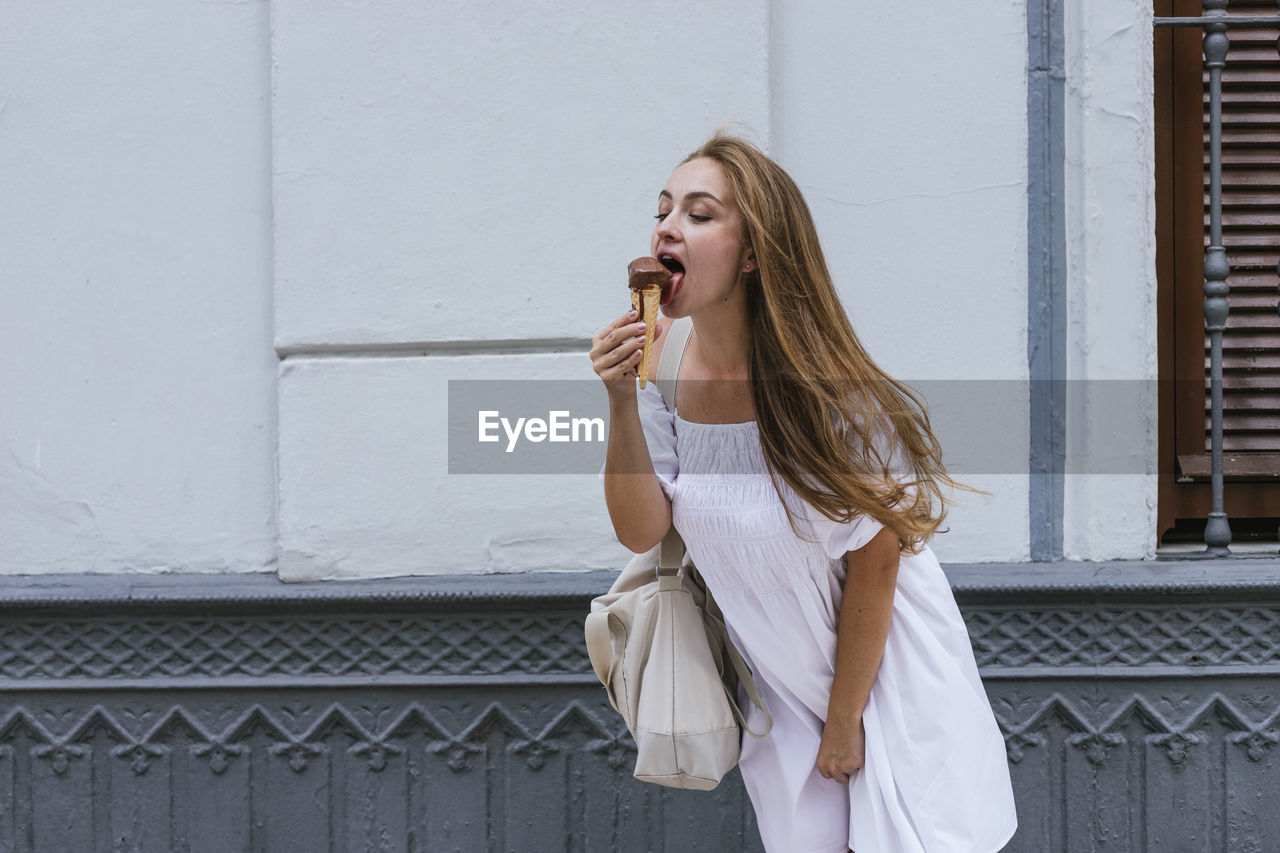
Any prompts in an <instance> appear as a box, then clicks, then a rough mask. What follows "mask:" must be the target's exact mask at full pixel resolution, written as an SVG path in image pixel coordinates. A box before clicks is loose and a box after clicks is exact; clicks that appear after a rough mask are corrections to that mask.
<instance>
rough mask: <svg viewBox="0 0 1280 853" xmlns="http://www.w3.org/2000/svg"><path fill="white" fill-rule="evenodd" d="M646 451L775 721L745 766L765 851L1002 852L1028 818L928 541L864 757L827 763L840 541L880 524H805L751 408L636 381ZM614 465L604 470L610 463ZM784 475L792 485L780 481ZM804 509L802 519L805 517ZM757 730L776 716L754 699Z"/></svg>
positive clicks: (898, 615)
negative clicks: (684, 400)
mask: <svg viewBox="0 0 1280 853" xmlns="http://www.w3.org/2000/svg"><path fill="white" fill-rule="evenodd" d="M638 403H639V411H640V418H641V423H642V425H643V427H644V432H645V439H646V443H647V444H648V446H649V455H650V457H651V459H652V461H653V466H654V471H655V472H656V473H657V475H658V479H659V482H660V483H661V485H662V489H663V491H664V492H665V493H666V495H667V497H668V498H669V499H670V500H671V506H672V516H673V520H674V523H675V526H676V529H677V530H679V531H680V535H681V536H682V537H683V538H684V541H685V547H686V548H687V549H688V550H689V554H690V556H691V557H692V558H693V561H694V564H695V565H696V566H697V567H698V570H699V571H700V572H701V573H702V575H703V577H704V578H705V580H706V583H707V586H708V588H709V589H710V590H711V592H712V594H713V595H714V596H715V598H716V601H717V602H718V603H719V604H720V607H721V609H722V610H723V611H724V616H725V622H726V624H727V626H728V629H729V634H730V636H731V638H732V639H733V641H734V643H735V644H736V645H737V647H738V649H739V651H741V652H742V655H743V658H744V659H745V660H746V661H747V663H748V665H749V666H750V667H751V670H752V672H753V673H754V674H755V679H756V684H757V686H758V687H759V689H760V695H761V697H762V699H763V700H764V704H765V707H767V708H768V709H769V713H770V714H771V715H772V716H773V730H772V732H771V733H770V735H769V736H768V737H766V738H764V739H762V740H756V739H755V738H752V737H749V736H744V737H743V744H742V758H741V761H740V767H741V771H742V778H743V781H744V783H745V784H746V788H747V793H748V794H749V796H750V797H751V802H752V805H753V806H754V808H755V812H756V820H757V823H758V824H759V826H760V834H761V836H762V838H763V840H764V846H765V849H766V850H767V851H769V853H845V850H846V849H851V850H853V851H854V853H995V851H998V850H1000V849H1001V848H1002V847H1003V846H1004V845H1005V844H1006V843H1007V842H1008V841H1009V839H1010V838H1011V837H1012V835H1013V832H1014V830H1015V828H1016V827H1017V818H1016V815H1015V812H1014V803H1013V790H1012V786H1011V784H1010V779H1009V766H1008V760H1007V758H1006V757H1005V747H1004V738H1003V737H1002V735H1001V733H1000V730H999V727H998V726H997V724H996V722H995V717H994V715H993V714H992V712H991V706H990V704H989V702H988V700H987V695H986V692H985V691H984V690H983V687H982V683H981V681H980V680H979V677H978V668H977V665H976V663H975V661H974V657H973V649H972V647H971V645H970V642H969V635H968V632H967V631H966V629H965V625H964V621H963V620H962V618H961V616H960V610H959V608H958V607H957V606H956V602H955V598H954V596H953V595H952V592H951V586H950V584H949V583H948V581H947V578H946V575H944V574H943V572H942V569H941V567H940V566H939V565H938V560H937V558H936V557H935V556H934V554H933V552H932V551H931V550H929V549H928V548H927V547H926V548H925V549H924V550H923V551H922V552H921V553H920V554H917V555H903V557H902V559H901V563H900V566H899V569H898V582H897V591H896V593H895V595H894V601H893V617H892V621H891V624H890V628H889V635H888V640H887V642H886V644H885V650H884V657H883V659H882V661H881V664H880V670H879V673H878V675H877V677H876V681H875V684H874V686H873V687H872V690H871V697H870V699H869V701H868V702H867V706H866V709H865V711H864V712H863V717H862V719H863V725H864V727H865V729H866V754H865V763H864V766H863V768H862V769H861V770H860V771H857V772H856V773H854V774H853V775H852V776H851V778H850V781H849V783H848V784H843V783H840V782H835V781H832V780H829V779H824V778H823V777H822V775H821V774H820V773H819V772H818V770H817V767H816V764H815V761H816V758H817V753H818V744H819V741H820V740H821V737H822V728H823V724H824V721H825V720H826V714H827V703H828V699H829V697H830V691H831V682H832V676H833V674H834V671H835V654H836V629H837V620H838V613H839V609H840V600H841V596H842V593H843V588H844V580H845V574H846V566H845V562H844V555H845V552H847V551H854V550H857V549H858V548H860V547H862V546H863V545H865V544H866V543H867V542H869V541H870V540H871V538H872V537H873V536H875V534H876V533H877V532H879V531H880V530H881V529H882V528H883V525H881V524H880V523H879V522H877V521H875V520H874V519H871V518H868V517H866V516H860V517H858V518H856V519H854V521H853V522H851V523H848V524H838V523H836V522H833V521H830V520H829V519H827V518H826V517H825V516H823V515H822V514H821V513H819V512H818V511H817V510H815V509H813V508H812V507H811V506H809V505H808V504H807V503H805V502H803V501H802V500H801V499H800V498H799V497H798V496H797V495H796V494H795V493H794V492H793V491H791V490H790V489H787V490H786V492H785V493H786V494H787V499H788V504H789V505H790V506H791V507H792V509H793V511H797V512H803V513H804V515H803V516H802V518H803V520H802V521H798V524H800V525H801V530H802V532H806V533H810V532H811V533H812V535H807V537H806V538H808V539H811V540H814V541H812V542H806V541H804V540H802V539H800V538H798V537H797V536H796V535H795V533H794V532H793V531H792V529H791V527H790V525H789V524H788V522H787V517H786V513H785V511H784V510H783V506H782V503H781V501H780V500H779V498H778V495H777V493H776V492H775V490H774V487H773V484H772V482H771V480H770V478H769V475H768V471H767V468H766V467H765V460H764V454H763V450H762V449H761V446H760V440H759V436H758V433H757V427H756V423H755V422H754V421H751V422H747V423H737V424H699V423H692V422H690V421H686V420H684V419H683V418H680V417H679V416H678V414H676V415H673V414H672V413H671V412H669V411H668V410H667V408H666V405H665V404H664V403H663V400H662V396H661V395H660V394H659V393H658V390H657V387H656V384H654V383H651V384H650V385H649V386H647V387H646V388H645V389H644V390H641V391H638ZM602 476H603V473H602ZM783 485H784V488H785V484H783ZM806 523H807V528H806V526H805V524H806ZM741 698H742V700H743V701H742V702H741V703H740V704H741V706H742V707H743V708H744V709H745V711H746V713H747V719H748V722H749V723H750V726H751V729H752V730H753V731H761V730H762V729H763V726H764V723H763V716H762V715H761V714H760V712H759V710H757V709H756V708H755V707H753V706H751V704H750V703H749V702H747V701H745V695H743V696H742V697H741Z"/></svg>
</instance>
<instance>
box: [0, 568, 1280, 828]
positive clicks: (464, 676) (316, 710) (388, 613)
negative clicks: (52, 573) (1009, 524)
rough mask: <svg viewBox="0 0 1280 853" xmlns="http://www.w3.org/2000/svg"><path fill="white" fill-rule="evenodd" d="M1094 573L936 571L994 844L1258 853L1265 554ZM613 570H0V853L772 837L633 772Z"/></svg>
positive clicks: (1266, 644) (1271, 759)
mask: <svg viewBox="0 0 1280 853" xmlns="http://www.w3.org/2000/svg"><path fill="white" fill-rule="evenodd" d="M1242 567H1243V568H1242ZM1095 568H1096V567H1093V566H1091V567H1090V568H1089V570H1088V571H1081V570H1080V567H1078V566H1071V565H1069V564H1058V565H1055V566H1050V567H1045V566H1044V565H1031V566H1026V567H1008V566H1001V567H995V568H993V567H948V573H949V574H950V575H951V576H952V579H953V583H954V585H955V588H956V590H957V596H958V598H959V600H960V601H961V605H962V609H963V611H964V613H965V617H966V620H967V622H968V625H969V628H970V635H971V637H972V639H973V642H974V648H975V653H976V655H977V657H978V661H979V665H980V667H981V669H982V672H983V676H984V679H985V683H986V685H987V689H988V693H989V695H990V697H991V700H992V706H993V709H994V710H995V713H996V715H997V718H998V719H999V722H1000V725H1001V727H1002V728H1003V730H1004V732H1005V737H1006V744H1007V748H1008V757H1009V761H1010V767H1011V771H1012V774H1013V778H1014V781H1015V790H1016V794H1017V802H1018V813H1019V822H1020V828H1019V831H1018V834H1017V836H1016V837H1015V839H1014V841H1013V842H1012V843H1011V844H1010V845H1009V847H1008V848H1007V849H1008V850H1010V851H1027V853H1043V851H1062V853H1079V851H1147V850H1150V851H1156V850H1159V851H1223V850H1228V851H1267V850H1273V849H1277V845H1278V844H1280V809H1277V807H1276V806H1277V802H1278V801H1280V766H1278V765H1277V756H1280V751H1278V750H1277V748H1276V747H1277V745H1278V744H1280V680H1277V676H1280V584H1277V583H1276V581H1275V577H1276V574H1277V571H1276V570H1277V568H1278V566H1277V564H1276V563H1275V562H1274V561H1271V562H1263V561H1253V562H1249V563H1232V564H1230V565H1223V566H1220V567H1218V568H1217V569H1214V568H1213V567H1212V566H1209V565H1208V564H1197V565H1196V566H1190V565H1189V566H1184V567H1181V568H1178V567H1174V568H1172V569H1170V568H1168V567H1165V568H1164V569H1153V568H1151V567H1150V566H1143V565H1124V564H1114V565H1111V567H1110V568H1111V571H1108V572H1102V573H1099V572H1097V571H1095V570H1094V569H1095ZM608 583H609V576H607V575H605V574H592V575H572V576H545V577H530V576H483V577H476V576H473V577H466V578H439V579H435V578H433V579H401V580H395V581H370V582H362V583H347V584H340V585H339V584H308V585H284V584H281V583H279V582H278V581H276V580H275V579H273V578H269V577H257V576H254V577H244V576H237V577H228V578H210V577H208V576H202V577H188V578H179V577H166V578H139V577H131V578H123V577H117V578H103V577H84V578H72V577H60V578H10V579H6V580H3V581H0V851H34V852H35V853H50V851H64V850H65V851H76V853H82V851H217V853H233V852H234V851H242V850H243V851H269V853H288V851H299V853H316V851H432V853H435V851H462V853H473V851H534V853H538V852H540V851H561V850H565V851H615V850H616V851H699V850H706V851H725V850H733V851H737V850H749V851H759V850H761V845H760V841H759V838H758V835H757V833H756V829H755V824H754V817H753V814H752V810H751V806H750V803H749V802H748V801H747V799H746V797H745V795H744V793H743V788H742V785H741V780H740V778H739V777H738V776H737V775H736V773H735V774H734V775H733V776H732V777H731V778H730V779H729V780H727V781H726V782H725V783H724V784H722V785H721V787H720V788H719V789H717V790H716V791H714V792H710V793H700V792H682V791H673V790H669V789H663V788H658V787H654V786H650V785H644V784H641V783H638V782H636V781H634V780H633V779H631V777H630V769H631V763H632V761H633V758H634V751H633V746H632V743H631V740H630V737H629V736H628V735H627V733H626V731H625V729H624V728H623V727H622V726H621V723H620V720H619V719H618V717H617V716H616V715H615V714H614V712H613V711H612V710H611V709H610V708H609V706H608V704H607V702H606V701H605V699H604V696H603V691H602V690H601V689H600V688H599V687H598V686H597V685H596V683H595V680H594V676H593V675H592V674H591V671H590V666H589V662H588V661H587V658H586V654H585V651H584V649H583V646H582V634H581V631H582V627H581V619H582V614H583V613H584V612H585V608H586V606H587V602H588V601H589V599H590V597H591V596H592V595H594V594H596V593H599V592H601V591H603V590H604V589H605V588H607V586H608Z"/></svg>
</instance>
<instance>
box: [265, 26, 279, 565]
mask: <svg viewBox="0 0 1280 853" xmlns="http://www.w3.org/2000/svg"><path fill="white" fill-rule="evenodd" d="M278 2H279V0H270V2H268V3H267V57H266V59H267V98H266V101H267V228H268V229H270V233H269V234H268V239H267V269H268V276H267V281H268V286H269V287H270V288H271V299H270V301H269V303H268V304H269V305H270V311H271V317H270V324H271V341H270V346H271V351H272V353H276V340H277V338H278V335H277V330H278V319H279V318H278V315H277V311H276V281H277V279H278V277H279V274H278V271H277V265H276V234H277V229H276V121H275V120H276V77H275V67H276V62H275V59H276V4H277V3H278ZM282 361H283V359H282V358H281V357H280V356H279V355H278V354H277V355H276V371H275V381H274V382H273V383H272V384H271V388H272V394H273V396H274V398H275V399H273V400H272V401H271V406H270V409H271V410H273V411H274V412H275V418H274V420H273V422H272V424H271V432H272V435H271V448H272V453H271V466H272V469H273V470H272V476H271V487H272V495H271V539H272V542H273V543H274V548H273V549H272V550H273V556H272V560H271V566H270V568H271V569H272V571H275V572H279V571H280V421H281V416H282V412H281V410H280V366H281V362H282Z"/></svg>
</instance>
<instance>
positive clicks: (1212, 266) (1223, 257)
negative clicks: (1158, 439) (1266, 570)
mask: <svg viewBox="0 0 1280 853" xmlns="http://www.w3.org/2000/svg"><path fill="white" fill-rule="evenodd" d="M1226 16H1227V0H1204V17H1206V18H1210V19H1218V20H1212V22H1211V23H1207V24H1205V27H1204V29H1205V33H1204V64H1205V67H1206V68H1208V69H1209V249H1208V251H1206V252H1205V258H1204V279H1205V281H1204V295H1205V299H1204V318H1205V325H1206V328H1207V329H1208V332H1209V347H1210V350H1209V388H1210V394H1211V395H1212V401H1213V410H1212V414H1211V417H1212V430H1211V432H1212V437H1211V442H1212V444H1211V457H1210V461H1211V465H1212V469H1211V470H1212V478H1213V479H1212V490H1213V508H1212V510H1211V511H1210V512H1209V518H1208V520H1207V521H1206V523H1205V527H1204V542H1205V551H1204V553H1205V555H1206V556H1211V557H1225V556H1228V555H1229V554H1230V553H1231V552H1230V550H1229V549H1228V548H1227V546H1228V545H1230V544H1231V525H1230V523H1228V521H1227V514H1226V513H1225V512H1224V511H1223V500H1222V331H1223V329H1225V328H1226V326H1227V309H1228V305H1227V293H1229V292H1230V287H1228V285H1227V276H1228V275H1229V274H1230V272H1231V266H1230V264H1229V263H1228V262H1227V252H1226V250H1225V249H1224V248H1223V247H1222V69H1223V66H1225V65H1226V63H1227V48H1228V47H1229V44H1230V43H1229V40H1228V38H1227V25H1226V23H1225V22H1223V20H1222V19H1225V18H1226Z"/></svg>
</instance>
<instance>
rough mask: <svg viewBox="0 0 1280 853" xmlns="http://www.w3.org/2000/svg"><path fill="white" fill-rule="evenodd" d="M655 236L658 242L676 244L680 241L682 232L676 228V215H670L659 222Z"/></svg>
mask: <svg viewBox="0 0 1280 853" xmlns="http://www.w3.org/2000/svg"><path fill="white" fill-rule="evenodd" d="M653 236H654V237H656V238H657V239H658V240H660V241H661V240H665V241H668V242H674V241H676V240H679V239H680V230H679V229H678V228H676V215H675V213H674V212H673V213H668V214H667V215H666V216H664V217H662V219H659V220H658V224H657V226H655V227H654V229H653Z"/></svg>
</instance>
